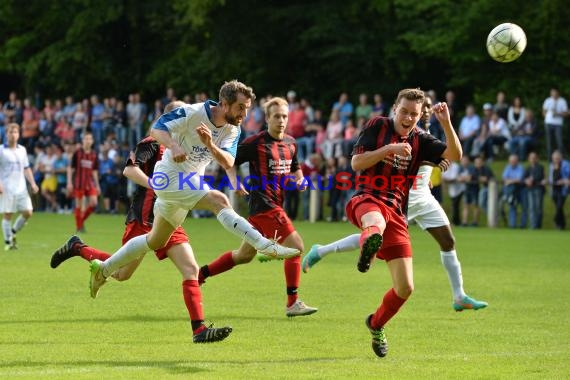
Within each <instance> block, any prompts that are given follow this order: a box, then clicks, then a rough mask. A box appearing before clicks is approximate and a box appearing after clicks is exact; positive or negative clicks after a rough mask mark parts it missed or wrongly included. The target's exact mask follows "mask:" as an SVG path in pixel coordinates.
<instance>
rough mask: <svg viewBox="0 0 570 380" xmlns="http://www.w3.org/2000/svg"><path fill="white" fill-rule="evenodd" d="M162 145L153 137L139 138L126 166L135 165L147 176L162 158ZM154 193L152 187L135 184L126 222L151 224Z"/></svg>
mask: <svg viewBox="0 0 570 380" xmlns="http://www.w3.org/2000/svg"><path fill="white" fill-rule="evenodd" d="M163 153H164V146H162V145H160V144H159V143H158V142H157V141H156V140H155V139H154V138H152V137H150V136H149V137H146V138H144V139H143V140H141V141H140V142H139V143H138V144H137V146H136V148H135V151H134V152H131V155H130V157H129V158H128V159H127V163H126V166H137V167H138V168H139V169H141V170H142V171H143V172H144V173H145V174H146V175H147V176H148V177H151V176H152V173H153V172H154V165H156V163H157V161H159V160H160V159H161V158H162V154H163ZM155 201H156V194H155V192H154V191H153V190H152V189H149V188H146V187H144V186H140V185H137V187H136V189H135V193H134V194H133V200H132V202H131V206H130V207H129V211H128V212H127V219H126V222H125V223H126V224H128V223H131V222H133V221H137V222H139V223H141V224H143V225H146V226H152V223H153V222H154V213H153V208H154V202H155Z"/></svg>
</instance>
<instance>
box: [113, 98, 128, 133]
mask: <svg viewBox="0 0 570 380" xmlns="http://www.w3.org/2000/svg"><path fill="white" fill-rule="evenodd" d="M113 126H114V128H115V136H116V139H117V141H119V142H120V143H121V144H127V143H128V138H127V136H128V128H127V112H126V111H125V103H124V102H123V101H122V100H118V101H117V106H116V107H115V109H114V110H113Z"/></svg>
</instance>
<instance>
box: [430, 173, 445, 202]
mask: <svg viewBox="0 0 570 380" xmlns="http://www.w3.org/2000/svg"><path fill="white" fill-rule="evenodd" d="M441 176H442V172H441V168H440V167H437V166H436V167H434V168H433V169H432V171H431V175H430V177H429V181H430V185H431V188H430V192H431V195H433V197H434V198H435V200H436V201H438V203H439V204H441V203H443V192H442V189H441V187H442V186H441V184H442V178H441Z"/></svg>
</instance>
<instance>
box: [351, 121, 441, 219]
mask: <svg viewBox="0 0 570 380" xmlns="http://www.w3.org/2000/svg"><path fill="white" fill-rule="evenodd" d="M404 142H407V143H408V144H410V146H411V147H412V153H411V155H409V156H406V157H405V156H400V155H390V156H387V157H385V158H384V159H383V160H382V161H380V162H378V163H377V164H376V165H374V166H372V167H370V168H367V169H365V170H363V171H361V172H359V173H357V175H360V176H366V177H368V178H369V181H368V182H365V183H362V181H358V182H360V184H359V185H358V188H357V191H356V193H355V196H356V195H360V194H363V193H364V194H370V195H372V196H374V197H376V198H378V199H380V200H381V201H382V202H383V203H384V204H386V205H387V206H389V207H390V208H392V209H393V210H395V211H396V212H397V213H398V214H399V215H404V214H405V212H406V205H407V203H408V194H409V192H410V188H411V187H412V186H413V185H414V181H415V176H416V175H417V174H418V169H419V167H420V165H421V163H422V162H423V161H428V162H433V163H436V164H437V163H439V162H440V161H441V155H442V154H443V152H444V151H445V149H446V148H447V146H446V144H445V143H443V142H442V141H440V140H438V139H436V138H435V137H433V136H431V135H430V134H428V133H425V132H423V131H421V130H420V129H418V128H412V131H411V132H410V134H409V135H407V136H400V135H399V134H398V133H397V132H396V130H395V129H394V120H393V119H391V118H387V117H375V118H372V119H370V120H369V121H368V122H367V123H366V124H365V125H364V128H363V129H362V132H361V133H360V135H359V136H358V139H357V141H356V143H355V144H354V150H353V152H352V154H353V155H355V154H362V153H364V152H367V151H374V150H376V149H379V148H381V147H383V146H385V145H389V144H397V143H404Z"/></svg>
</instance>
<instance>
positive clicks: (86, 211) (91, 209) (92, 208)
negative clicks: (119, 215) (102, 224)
mask: <svg viewBox="0 0 570 380" xmlns="http://www.w3.org/2000/svg"><path fill="white" fill-rule="evenodd" d="M93 211H95V207H91V206H89V207H87V209H86V210H85V213H83V218H82V219H83V220H82V222H81V224H84V223H85V221H86V220H87V218H89V215H91V213H92V212H93Z"/></svg>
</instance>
